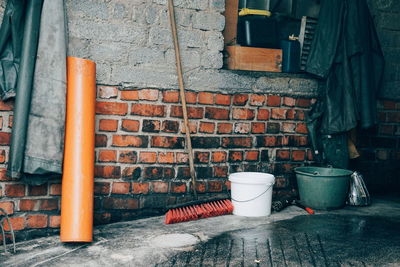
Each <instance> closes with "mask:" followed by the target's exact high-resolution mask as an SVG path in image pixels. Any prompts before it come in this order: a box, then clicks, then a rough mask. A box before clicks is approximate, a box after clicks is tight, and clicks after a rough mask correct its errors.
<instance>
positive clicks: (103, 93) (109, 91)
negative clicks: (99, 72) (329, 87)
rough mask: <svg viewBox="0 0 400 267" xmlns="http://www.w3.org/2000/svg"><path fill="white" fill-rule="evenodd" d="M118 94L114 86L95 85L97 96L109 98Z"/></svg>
mask: <svg viewBox="0 0 400 267" xmlns="http://www.w3.org/2000/svg"><path fill="white" fill-rule="evenodd" d="M117 96H118V88H117V87H115V86H104V85H98V86H97V97H98V98H104V99H110V98H117Z"/></svg>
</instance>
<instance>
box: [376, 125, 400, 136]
mask: <svg viewBox="0 0 400 267" xmlns="http://www.w3.org/2000/svg"><path fill="white" fill-rule="evenodd" d="M395 129H396V128H395V125H382V124H381V125H379V133H380V134H383V135H394V133H395Z"/></svg>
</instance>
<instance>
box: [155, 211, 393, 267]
mask: <svg viewBox="0 0 400 267" xmlns="http://www.w3.org/2000/svg"><path fill="white" fill-rule="evenodd" d="M390 264H393V266H400V220H399V218H397V219H393V218H384V217H379V216H353V215H330V214H323V215H316V216H307V215H303V216H298V217H295V218H293V219H291V220H287V221H280V222H276V223H274V224H270V225H263V226H260V227H255V228H253V229H247V230H237V231H232V232H227V233H224V234H222V235H220V236H217V237H215V238H213V239H211V240H210V241H208V242H205V243H202V244H200V245H198V246H197V247H196V248H195V249H194V250H192V251H187V252H182V253H179V254H177V255H175V256H174V257H172V258H171V259H170V260H168V261H167V262H164V263H162V264H158V265H157V266H386V265H390Z"/></svg>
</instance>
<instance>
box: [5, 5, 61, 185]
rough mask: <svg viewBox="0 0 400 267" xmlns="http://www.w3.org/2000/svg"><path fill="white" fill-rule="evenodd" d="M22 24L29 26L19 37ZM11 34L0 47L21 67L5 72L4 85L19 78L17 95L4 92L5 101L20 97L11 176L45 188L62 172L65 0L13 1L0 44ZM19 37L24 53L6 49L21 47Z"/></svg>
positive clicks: (8, 11) (6, 13) (8, 6)
mask: <svg viewBox="0 0 400 267" xmlns="http://www.w3.org/2000/svg"><path fill="white" fill-rule="evenodd" d="M17 2H18V3H19V4H18V5H17ZM8 14H9V17H10V18H13V19H12V20H11V22H14V23H12V24H11V25H9V23H7V21H9V19H8V18H6V15H8ZM13 14H19V17H18V18H19V23H18V22H15V20H17V18H15V17H14V16H13ZM13 25H14V26H15V27H14V28H12V26H13ZM16 25H23V26H21V27H20V28H19V30H20V31H19V32H18V28H17V27H16ZM7 30H8V31H10V32H9V34H4V36H8V39H7V41H6V42H5V43H6V45H4V46H2V47H0V48H2V49H3V50H1V51H0V54H1V55H3V54H5V53H8V55H10V54H12V53H13V52H14V53H15V54H13V55H14V56H13V57H11V56H10V57H9V58H11V59H12V58H14V61H15V62H17V63H18V62H20V64H19V65H18V64H14V66H16V67H15V68H9V69H5V68H4V67H3V72H0V80H2V81H5V80H7V81H9V80H10V79H9V78H8V77H10V76H12V75H15V76H16V87H15V88H16V89H15V90H13V88H12V86H9V87H5V86H3V87H0V89H1V90H0V94H1V95H2V96H4V97H3V98H6V97H5V96H12V92H14V91H15V93H16V96H15V105H14V120H13V130H12V138H11V146H10V155H9V161H8V168H7V174H8V176H10V177H12V178H21V177H23V178H28V179H27V182H30V183H32V184H40V183H43V182H45V180H44V179H43V178H45V177H44V176H43V175H47V177H48V174H49V173H61V163H62V157H63V142H64V124H65V93H66V54H67V53H66V51H67V45H66V44H67V38H66V23H65V8H64V1H63V0H44V1H43V0H26V1H18V0H9V2H8V3H7V7H6V10H5V17H4V20H3V24H2V26H1V29H0V44H1V36H2V35H1V33H3V31H4V32H6V31H7ZM15 36H20V37H21V43H22V45H21V48H20V50H21V52H20V53H19V52H18V51H19V50H18V49H8V50H4V49H5V48H9V47H10V43H11V44H13V43H14V42H16V41H15V40H14V39H15ZM17 48H18V47H17ZM19 54H20V57H18V55H19ZM19 58H20V60H19ZM3 65H4V64H3ZM10 73H11V74H10ZM7 84H12V83H11V82H8V83H7ZM10 92H11V93H10ZM32 174H33V176H32ZM46 179H47V178H46Z"/></svg>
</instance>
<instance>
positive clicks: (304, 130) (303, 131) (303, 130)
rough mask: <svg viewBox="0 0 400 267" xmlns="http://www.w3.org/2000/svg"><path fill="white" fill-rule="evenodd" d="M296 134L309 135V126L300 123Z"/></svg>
mask: <svg viewBox="0 0 400 267" xmlns="http://www.w3.org/2000/svg"><path fill="white" fill-rule="evenodd" d="M296 133H301V134H307V133H308V130H307V125H306V124H305V123H298V124H297V125H296Z"/></svg>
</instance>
